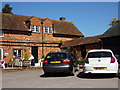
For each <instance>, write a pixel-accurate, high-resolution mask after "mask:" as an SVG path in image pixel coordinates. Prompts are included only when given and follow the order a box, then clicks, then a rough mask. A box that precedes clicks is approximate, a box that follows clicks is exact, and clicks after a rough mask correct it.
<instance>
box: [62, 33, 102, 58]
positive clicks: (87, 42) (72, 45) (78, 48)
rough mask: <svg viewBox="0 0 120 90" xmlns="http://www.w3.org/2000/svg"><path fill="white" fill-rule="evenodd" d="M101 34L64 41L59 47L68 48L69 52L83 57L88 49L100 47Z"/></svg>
mask: <svg viewBox="0 0 120 90" xmlns="http://www.w3.org/2000/svg"><path fill="white" fill-rule="evenodd" d="M101 36H102V35H97V36H91V37H83V38H78V39H75V40H70V41H65V42H63V44H62V45H61V49H63V50H69V49H70V52H72V53H74V54H76V55H77V56H78V57H83V58H84V57H85V56H86V53H87V52H88V51H89V50H92V49H100V48H101V40H100V39H99V38H100V37H101ZM68 48H69V49H68Z"/></svg>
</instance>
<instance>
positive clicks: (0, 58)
mask: <svg viewBox="0 0 120 90" xmlns="http://www.w3.org/2000/svg"><path fill="white" fill-rule="evenodd" d="M0 50H1V55H0V56H1V57H0V60H2V59H3V49H2V48H0Z"/></svg>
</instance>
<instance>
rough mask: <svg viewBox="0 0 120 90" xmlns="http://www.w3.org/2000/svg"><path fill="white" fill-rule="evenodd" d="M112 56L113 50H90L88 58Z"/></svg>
mask: <svg viewBox="0 0 120 90" xmlns="http://www.w3.org/2000/svg"><path fill="white" fill-rule="evenodd" d="M100 57H112V54H111V52H90V53H88V56H87V58H100Z"/></svg>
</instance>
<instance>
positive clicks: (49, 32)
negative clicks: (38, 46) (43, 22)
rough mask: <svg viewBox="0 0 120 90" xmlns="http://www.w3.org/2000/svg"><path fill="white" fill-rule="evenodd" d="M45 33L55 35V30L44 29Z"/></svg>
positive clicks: (50, 28)
mask: <svg viewBox="0 0 120 90" xmlns="http://www.w3.org/2000/svg"><path fill="white" fill-rule="evenodd" d="M44 33H45V34H53V28H52V27H44Z"/></svg>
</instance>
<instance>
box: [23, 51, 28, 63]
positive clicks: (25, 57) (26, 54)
mask: <svg viewBox="0 0 120 90" xmlns="http://www.w3.org/2000/svg"><path fill="white" fill-rule="evenodd" d="M24 60H26V61H28V60H29V55H28V52H26V53H25V55H24Z"/></svg>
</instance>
